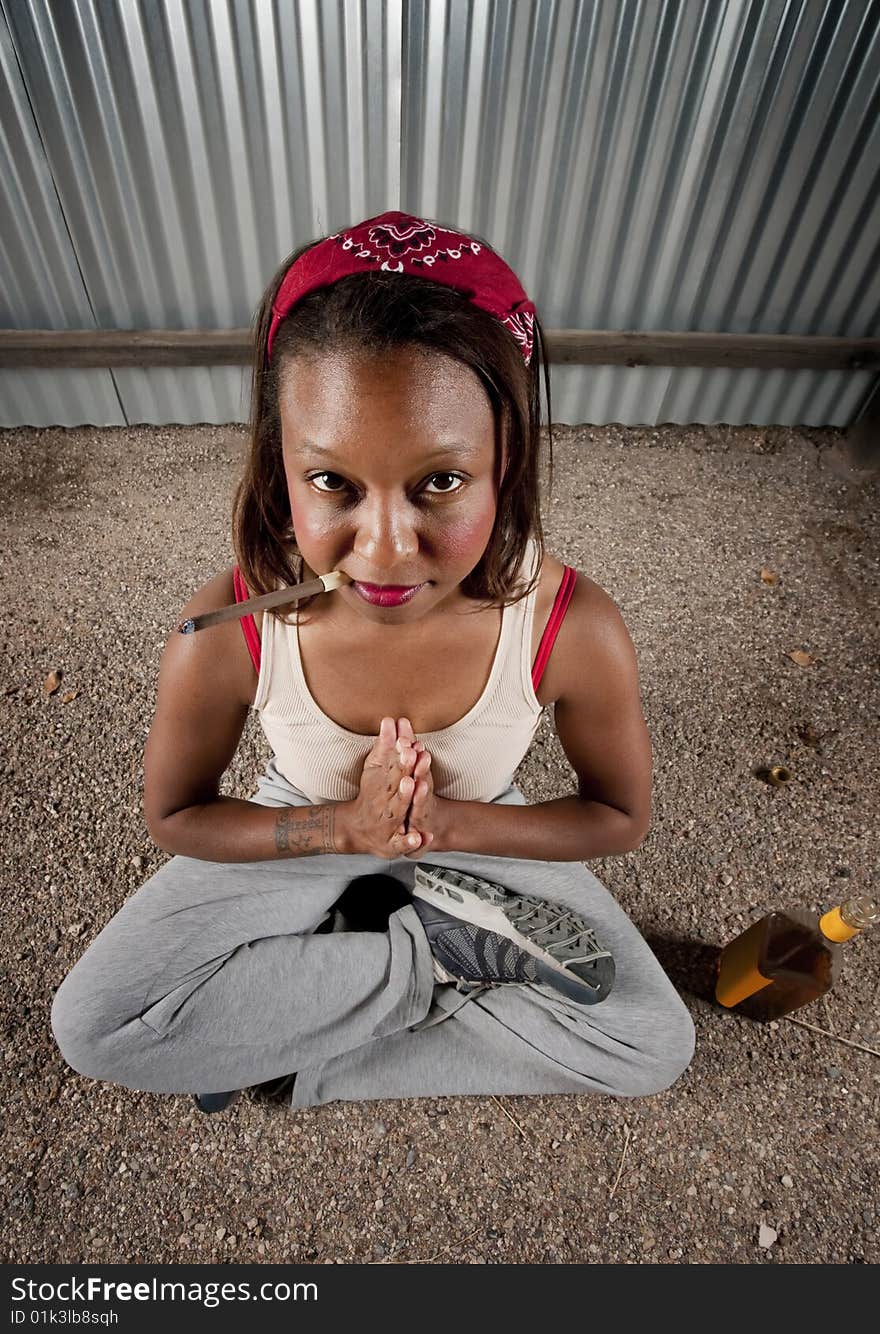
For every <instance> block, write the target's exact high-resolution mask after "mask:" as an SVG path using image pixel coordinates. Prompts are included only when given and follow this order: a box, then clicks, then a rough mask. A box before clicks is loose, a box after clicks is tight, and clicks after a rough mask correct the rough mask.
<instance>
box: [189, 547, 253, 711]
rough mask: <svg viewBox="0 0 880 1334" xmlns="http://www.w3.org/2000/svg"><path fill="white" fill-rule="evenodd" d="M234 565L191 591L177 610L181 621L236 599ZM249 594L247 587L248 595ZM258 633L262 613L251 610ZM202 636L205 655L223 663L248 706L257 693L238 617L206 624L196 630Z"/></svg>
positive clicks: (218, 607)
mask: <svg viewBox="0 0 880 1334" xmlns="http://www.w3.org/2000/svg"><path fill="white" fill-rule="evenodd" d="M235 568H236V567H235V566H234V565H230V566H229V567H228V568H227V569H225V570H221V572H220V573H219V574H216V575H214V577H213V578H212V579H209V580H208V581H207V582H206V583H204V584H202V586H201V587H200V588H198V589H196V591H195V592H194V593H193V595H192V597H191V598H190V600H189V602H188V603H187V604H186V606H185V607H184V608H183V609H182V611H181V613H180V620H182V621H183V620H186V619H187V618H189V617H194V616H204V615H205V614H206V613H207V612H209V611H219V610H220V608H221V607H228V606H230V605H231V604H232V603H233V602H235V601H236V600H237V599H236V596H235V581H234V574H235ZM250 596H251V593H250V590H248V597H250ZM253 615H254V621H255V622H256V626H257V633H258V634H259V635H262V630H263V612H261V611H257V612H254V613H253ZM196 634H197V635H199V637H200V638H201V639H202V648H203V649H204V650H205V652H206V653H207V654H208V656H209V658H210V659H211V661H212V664H218V665H219V664H222V666H223V669H224V675H225V676H226V678H227V680H228V681H229V683H230V685H231V687H232V688H233V689H235V691H236V693H237V694H238V695H239V696H240V698H241V700H242V701H243V702H244V703H246V704H248V705H250V704H252V703H253V701H254V697H255V695H256V685H257V678H256V673H255V672H254V664H253V662H252V661H251V656H250V653H249V652H248V646H247V641H246V640H245V637H244V634H243V632H242V626H241V618H236V619H234V620H231V621H221V622H220V624H219V625H212V626H209V627H208V628H207V629H205V630H203V631H196Z"/></svg>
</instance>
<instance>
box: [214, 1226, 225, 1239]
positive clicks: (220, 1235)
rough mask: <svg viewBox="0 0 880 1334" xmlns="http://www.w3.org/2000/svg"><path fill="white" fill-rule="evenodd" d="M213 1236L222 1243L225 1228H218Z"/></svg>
mask: <svg viewBox="0 0 880 1334" xmlns="http://www.w3.org/2000/svg"><path fill="white" fill-rule="evenodd" d="M214 1236H215V1237H216V1238H217V1240H218V1241H222V1240H223V1238H224V1237H225V1236H226V1228H225V1227H218V1229H217V1231H216V1232H215V1233H214Z"/></svg>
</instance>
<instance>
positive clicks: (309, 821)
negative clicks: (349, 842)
mask: <svg viewBox="0 0 880 1334" xmlns="http://www.w3.org/2000/svg"><path fill="white" fill-rule="evenodd" d="M297 811H302V807H299V806H290V807H286V808H285V809H284V810H283V811H280V812H279V815H278V818H277V820H276V821H275V848H276V851H278V852H290V853H292V854H293V856H295V857H318V856H320V855H321V854H322V853H325V852H335V851H336V846H335V844H334V842H333V814H334V811H333V807H332V806H307V807H306V809H305V812H304V813H303V814H302V815H301V816H300V818H299V819H297V818H296V812H297Z"/></svg>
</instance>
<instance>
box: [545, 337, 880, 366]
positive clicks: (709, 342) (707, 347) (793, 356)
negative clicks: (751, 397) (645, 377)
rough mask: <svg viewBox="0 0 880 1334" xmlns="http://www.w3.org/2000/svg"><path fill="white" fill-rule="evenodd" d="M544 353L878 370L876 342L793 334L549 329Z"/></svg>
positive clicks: (654, 362)
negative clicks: (620, 331) (619, 331)
mask: <svg viewBox="0 0 880 1334" xmlns="http://www.w3.org/2000/svg"><path fill="white" fill-rule="evenodd" d="M547 353H548V357H549V359H550V361H551V362H554V363H557V364H571V365H578V366H706V367H722V368H727V369H731V370H733V369H739V370H776V369H784V370H793V371H799V370H828V371H831V370H834V371H844V370H845V371H856V370H872V369H875V368H880V338H823V337H820V336H811V337H801V336H800V335H797V334H717V333H666V332H656V333H615V332H613V331H606V330H595V331H591V330H582V329H548V330H547Z"/></svg>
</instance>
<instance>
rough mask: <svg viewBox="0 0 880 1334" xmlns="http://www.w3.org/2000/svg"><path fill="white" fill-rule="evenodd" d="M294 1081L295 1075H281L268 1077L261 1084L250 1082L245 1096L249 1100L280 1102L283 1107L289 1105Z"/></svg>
mask: <svg viewBox="0 0 880 1334" xmlns="http://www.w3.org/2000/svg"><path fill="white" fill-rule="evenodd" d="M295 1083H296V1075H295V1074H293V1075H281V1076H280V1077H279V1078H278V1079H268V1080H266V1081H265V1082H264V1083H262V1084H252V1085H251V1087H250V1088H249V1089H247V1090H246V1091H247V1096H248V1097H249V1098H250V1100H251V1102H264V1103H275V1104H276V1105H277V1104H281V1105H283V1106H284V1107H289V1106H290V1105H291V1100H292V1098H293V1086H294V1084H295Z"/></svg>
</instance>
